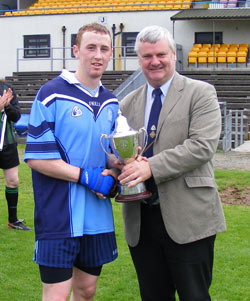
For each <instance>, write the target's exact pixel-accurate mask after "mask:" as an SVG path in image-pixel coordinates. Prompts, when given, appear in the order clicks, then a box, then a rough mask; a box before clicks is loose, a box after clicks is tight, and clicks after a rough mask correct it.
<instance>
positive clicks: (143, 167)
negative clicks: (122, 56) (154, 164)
mask: <svg viewBox="0 0 250 301" xmlns="http://www.w3.org/2000/svg"><path fill="white" fill-rule="evenodd" d="M151 176H152V172H151V169H150V166H149V163H148V160H147V158H145V157H142V156H137V158H136V160H134V161H133V162H131V163H129V164H126V165H124V167H123V169H122V173H121V174H120V175H119V177H118V180H119V181H120V183H121V184H125V183H128V182H130V181H133V183H131V184H129V185H128V188H132V187H134V186H136V185H137V184H138V183H141V182H144V181H146V180H147V179H149V178H150V177H151Z"/></svg>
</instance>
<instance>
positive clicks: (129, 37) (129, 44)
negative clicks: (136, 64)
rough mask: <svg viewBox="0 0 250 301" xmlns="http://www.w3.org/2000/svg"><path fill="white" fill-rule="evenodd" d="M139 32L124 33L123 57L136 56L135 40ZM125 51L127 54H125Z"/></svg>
mask: <svg viewBox="0 0 250 301" xmlns="http://www.w3.org/2000/svg"><path fill="white" fill-rule="evenodd" d="M137 34H138V32H123V33H122V46H125V47H126V48H124V47H123V48H122V55H123V56H124V55H126V56H136V52H135V48H134V47H135V40H136V36H137ZM124 50H125V53H124Z"/></svg>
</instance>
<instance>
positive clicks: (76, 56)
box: [73, 45, 79, 59]
mask: <svg viewBox="0 0 250 301" xmlns="http://www.w3.org/2000/svg"><path fill="white" fill-rule="evenodd" d="M73 53H74V56H75V58H76V59H78V55H79V49H78V46H77V45H73Z"/></svg>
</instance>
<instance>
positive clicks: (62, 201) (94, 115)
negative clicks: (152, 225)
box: [24, 70, 118, 239]
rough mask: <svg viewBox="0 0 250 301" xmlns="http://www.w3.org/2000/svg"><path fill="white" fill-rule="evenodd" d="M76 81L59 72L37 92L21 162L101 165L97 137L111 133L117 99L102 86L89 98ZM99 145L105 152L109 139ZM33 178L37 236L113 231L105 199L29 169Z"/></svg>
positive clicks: (102, 158)
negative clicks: (43, 160) (38, 161)
mask: <svg viewBox="0 0 250 301" xmlns="http://www.w3.org/2000/svg"><path fill="white" fill-rule="evenodd" d="M76 81H77V80H76V79H75V77H74V76H73V74H72V73H70V72H68V71H67V70H64V71H63V72H62V73H61V75H60V76H58V77H57V78H55V79H53V80H51V81H49V82H47V83H46V84H45V85H44V86H42V87H41V89H40V90H39V92H38V93H37V95H36V98H35V100H34V103H33V105H32V109H31V114H30V121H29V128H28V135H27V143H26V152H25V156H24V160H25V161H27V160H28V159H63V160H64V161H65V162H67V163H69V164H71V165H74V166H78V167H81V168H95V167H101V168H105V167H106V164H107V156H106V155H105V153H104V151H103V150H102V148H101V145H100V136H101V134H103V133H104V134H107V135H110V134H111V131H112V129H113V127H114V123H115V120H116V118H117V112H118V101H117V99H116V98H115V96H114V95H113V94H112V93H111V92H109V91H108V90H107V89H106V88H104V87H103V86H100V89H99V92H98V93H97V94H98V95H97V97H92V96H91V95H90V94H89V93H88V91H86V90H85V89H84V88H83V87H81V86H80V85H79V83H78V84H77V83H76ZM94 107H95V108H94ZM97 107H98V109H97ZM103 144H104V147H105V148H106V150H107V151H108V147H109V146H108V140H107V139H103ZM32 179H33V187H34V199H35V232H36V239H60V238H65V237H77V236H82V235H84V234H90V235H91V234H99V233H107V232H112V231H114V224H113V215H112V207H111V202H110V200H109V199H106V200H100V199H99V198H98V197H96V195H95V194H94V193H92V192H91V191H90V190H89V189H88V188H86V187H84V186H81V185H79V184H77V183H73V182H68V181H63V180H57V179H54V178H50V177H48V176H45V175H43V174H41V173H39V172H36V171H34V170H33V171H32Z"/></svg>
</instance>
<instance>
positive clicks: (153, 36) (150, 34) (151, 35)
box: [135, 25, 176, 53]
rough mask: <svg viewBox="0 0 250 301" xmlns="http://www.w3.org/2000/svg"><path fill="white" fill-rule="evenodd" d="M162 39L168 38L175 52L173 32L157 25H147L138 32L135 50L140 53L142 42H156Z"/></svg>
mask: <svg viewBox="0 0 250 301" xmlns="http://www.w3.org/2000/svg"><path fill="white" fill-rule="evenodd" d="M162 39H166V40H167V41H168V44H169V47H170V48H171V50H172V51H173V52H175V50H176V44H175V41H174V39H173V36H172V34H171V33H170V32H169V31H168V30H167V28H164V27H161V26H157V25H152V26H147V27H145V28H143V29H142V30H141V31H140V32H139V33H138V35H137V37H136V41H135V51H136V53H138V50H139V43H140V42H142V43H145V42H148V43H151V44H154V43H156V42H158V41H159V40H162Z"/></svg>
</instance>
